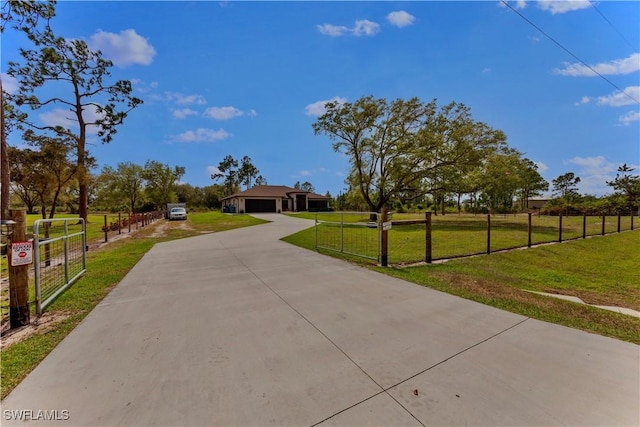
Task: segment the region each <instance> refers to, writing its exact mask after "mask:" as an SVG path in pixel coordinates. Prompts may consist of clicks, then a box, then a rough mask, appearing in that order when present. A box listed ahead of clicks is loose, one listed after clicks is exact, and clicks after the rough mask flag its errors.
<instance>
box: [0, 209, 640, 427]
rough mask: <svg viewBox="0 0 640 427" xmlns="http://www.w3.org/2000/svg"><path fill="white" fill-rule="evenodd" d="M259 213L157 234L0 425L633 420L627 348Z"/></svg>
mask: <svg viewBox="0 0 640 427" xmlns="http://www.w3.org/2000/svg"><path fill="white" fill-rule="evenodd" d="M262 217H264V218H267V219H269V220H271V221H272V222H271V223H269V224H265V225H260V226H255V227H250V228H245V229H239V230H233V231H228V232H223V233H214V234H209V235H203V236H200V237H194V238H190V239H184V240H178V241H173V242H168V243H162V244H158V245H156V246H155V247H154V248H153V249H152V250H151V251H150V252H149V253H147V254H146V255H145V256H144V257H143V259H142V260H141V261H140V262H139V263H138V264H137V265H136V266H135V267H134V268H133V269H132V270H131V272H130V273H129V274H128V275H127V276H126V277H125V278H124V279H123V280H122V282H121V283H120V284H119V285H118V286H117V287H116V288H115V289H114V290H113V291H112V292H111V293H110V294H109V295H108V296H107V298H105V299H104V301H103V302H102V303H101V304H100V305H99V306H98V307H96V309H95V310H93V312H91V313H90V314H89V316H87V318H86V319H85V320H84V321H83V322H82V323H81V324H80V325H79V326H78V327H77V328H76V329H75V330H74V331H73V332H72V333H71V334H70V335H69V336H68V337H67V338H66V339H65V340H64V341H63V342H62V343H61V344H60V345H59V346H58V347H57V348H56V349H55V350H54V351H53V352H52V353H51V354H50V355H49V356H48V357H47V358H46V359H45V360H44V361H43V362H42V363H41V364H40V365H39V366H38V367H37V368H36V369H35V370H34V371H33V372H32V373H31V375H29V376H28V377H27V378H26V379H25V381H23V382H22V384H20V386H18V387H17V388H16V389H15V390H14V391H13V393H11V394H10V395H9V396H8V397H7V398H6V399H5V400H4V401H3V402H2V421H3V425H12V424H19V425H29V424H31V425H49V424H58V425H73V426H79V425H96V426H98V425H99V426H104V425H117V426H127V425H130V426H150V425H162V426H183V425H185V426H186V425H189V426H214V425H221V426H224V425H227V426H264V425H287V426H289V425H291V426H315V425H357V426H360V425H378V426H383V425H384V426H386V425H389V426H404V425H438V426H444V425H447V426H448V425H456V426H459V425H491V426H495V425H504V426H558V425H566V426H586V425H603V426H605V425H606V426H616V425H619V426H637V425H639V424H640V406H639V405H640V404H639V402H640V349H639V346H636V345H633V344H630V343H626V342H621V341H617V340H614V339H609V338H604V337H601V336H597V335H593V334H589V333H585V332H581V331H577V330H573V329H570V328H566V327H562V326H557V325H553V324H548V323H544V322H540V321H537V320H533V319H529V318H526V317H523V316H519V315H516V314H512V313H508V312H505V311H500V310H497V309H494V308H491V307H487V306H484V305H481V304H477V303H474V302H471V301H467V300H464V299H460V298H457V297H453V296H450V295H447V294H443V293H439V292H436V291H433V290H430V289H427V288H423V287H420V286H416V285H413V284H410V283H407V282H404V281H401V280H397V279H394V278H390V277H387V276H384V275H382V274H378V273H375V272H372V271H369V270H366V269H364V268H360V267H356V266H353V265H351V264H348V263H345V262H342V261H339V260H336V259H332V258H330V257H326V256H322V255H319V254H317V253H314V252H311V251H307V250H304V249H300V248H297V247H294V246H291V245H288V244H286V243H283V242H281V241H279V240H278V239H279V238H280V237H282V236H285V235H288V234H290V233H293V232H295V231H298V230H301V229H304V228H306V227H309V226H310V225H312V223H311V222H309V221H305V220H301V219H295V218H290V217H286V216H283V215H275V214H273V215H263V216H262ZM20 410H22V411H26V412H22V413H20V412H18V411H20ZM38 411H48V412H38ZM21 414H22V415H21ZM38 417H40V418H41V419H40V420H35V421H30V422H27V423H23V422H22V421H17V420H16V418H22V419H25V418H38ZM47 417H48V418H51V417H53V418H56V417H57V418H59V420H58V421H55V422H54V421H43V420H42V418H47Z"/></svg>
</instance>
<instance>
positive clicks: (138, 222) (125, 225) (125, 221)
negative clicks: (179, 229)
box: [102, 211, 165, 242]
mask: <svg viewBox="0 0 640 427" xmlns="http://www.w3.org/2000/svg"><path fill="white" fill-rule="evenodd" d="M164 217H165V211H153V212H144V213H124V214H123V213H117V214H105V215H104V225H103V226H102V232H103V233H104V241H105V242H108V241H109V236H115V235H118V234H122V233H131V231H133V230H139V229H140V228H143V227H146V226H147V225H149V224H151V223H153V222H155V221H157V220H159V219H162V218H164Z"/></svg>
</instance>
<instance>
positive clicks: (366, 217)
mask: <svg viewBox="0 0 640 427" xmlns="http://www.w3.org/2000/svg"><path fill="white" fill-rule="evenodd" d="M379 218H380V215H379V214H378V213H376V212H318V213H317V214H316V224H315V247H316V249H318V248H321V249H325V250H330V251H335V252H340V253H344V254H348V255H354V256H358V257H362V258H367V259H371V260H375V261H379V260H380V243H381V242H380V236H381V230H382V228H381V223H380V220H379Z"/></svg>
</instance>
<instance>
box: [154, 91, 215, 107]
mask: <svg viewBox="0 0 640 427" xmlns="http://www.w3.org/2000/svg"><path fill="white" fill-rule="evenodd" d="M164 95H165V99H166V100H167V101H173V102H175V103H176V104H178V105H204V104H206V103H207V100H206V99H204V97H203V96H202V95H183V94H181V93H177V92H165V94H164Z"/></svg>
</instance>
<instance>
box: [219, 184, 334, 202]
mask: <svg viewBox="0 0 640 427" xmlns="http://www.w3.org/2000/svg"><path fill="white" fill-rule="evenodd" d="M295 194H306V195H307V198H308V199H309V200H326V199H329V197H327V196H323V195H320V194H316V193H311V192H309V191H304V190H298V189H296V188H291V187H287V186H286V185H256V186H255V187H251V188H249V189H248V190H245V191H242V192H240V193H236V194H232V195H231V196H227V197H225V198H224V199H222V200H226V199H233V198H235V197H249V198H251V197H273V198H283V199H284V198H289V197H292V196H293V195H295Z"/></svg>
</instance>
